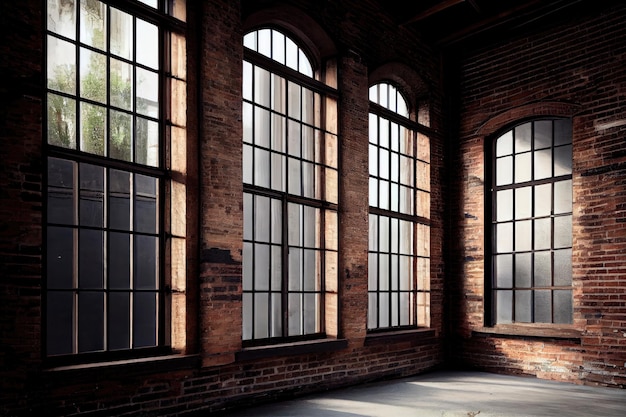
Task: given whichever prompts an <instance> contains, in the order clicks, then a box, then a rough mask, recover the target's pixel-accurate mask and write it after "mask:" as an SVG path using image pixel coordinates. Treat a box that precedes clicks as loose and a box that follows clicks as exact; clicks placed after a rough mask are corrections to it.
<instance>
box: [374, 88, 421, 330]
mask: <svg viewBox="0 0 626 417" xmlns="http://www.w3.org/2000/svg"><path fill="white" fill-rule="evenodd" d="M370 101H371V102H372V103H373V104H372V105H371V106H370V108H371V110H370V117H369V132H370V133H369V204H370V208H369V261H368V263H369V265H368V271H369V272H368V277H369V278H368V294H369V296H368V300H369V301H368V321H367V327H368V329H369V330H380V329H392V328H403V327H415V326H428V325H429V317H430V311H429V310H430V293H429V290H430V258H429V257H430V223H429V217H430V163H429V160H430V149H429V146H430V145H429V140H428V137H427V136H426V135H424V134H422V133H418V131H417V130H416V126H415V125H416V124H415V123H413V122H411V120H409V108H408V106H407V103H406V101H405V99H404V97H403V96H402V95H401V94H400V92H399V91H398V90H397V89H396V88H395V87H394V86H392V85H391V84H388V83H381V84H377V85H374V86H372V87H370Z"/></svg>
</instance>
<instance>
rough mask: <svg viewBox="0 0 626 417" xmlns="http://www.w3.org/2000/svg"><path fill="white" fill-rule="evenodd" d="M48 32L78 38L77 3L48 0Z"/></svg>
mask: <svg viewBox="0 0 626 417" xmlns="http://www.w3.org/2000/svg"><path fill="white" fill-rule="evenodd" d="M47 10H48V25H47V26H48V30H50V31H52V32H55V33H58V34H59V35H62V36H66V37H68V38H70V39H75V38H76V2H75V1H69V2H68V1H64V0H48V7H47Z"/></svg>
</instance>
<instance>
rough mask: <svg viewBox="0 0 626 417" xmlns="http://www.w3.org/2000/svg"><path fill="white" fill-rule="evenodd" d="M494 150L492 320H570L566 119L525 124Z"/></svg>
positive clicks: (569, 164)
mask: <svg viewBox="0 0 626 417" xmlns="http://www.w3.org/2000/svg"><path fill="white" fill-rule="evenodd" d="M492 146H493V147H492V150H491V151H492V161H493V166H492V181H491V189H492V191H491V201H492V211H491V220H492V226H491V227H492V244H491V250H492V254H491V258H490V259H491V269H492V282H491V285H492V291H493V301H492V302H493V305H494V317H493V319H494V320H493V321H494V322H495V323H512V322H516V323H571V322H572V132H571V122H570V121H569V120H565V119H555V120H535V121H531V122H526V123H523V124H520V125H518V126H516V127H514V128H513V129H511V130H509V131H507V132H505V133H504V134H502V135H500V136H499V137H498V138H497V139H496V140H495V141H494V142H493V145H492Z"/></svg>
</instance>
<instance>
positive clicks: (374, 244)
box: [369, 214, 379, 251]
mask: <svg viewBox="0 0 626 417" xmlns="http://www.w3.org/2000/svg"><path fill="white" fill-rule="evenodd" d="M378 241H379V240H378V216H376V215H373V214H370V215H369V250H370V251H377V250H378Z"/></svg>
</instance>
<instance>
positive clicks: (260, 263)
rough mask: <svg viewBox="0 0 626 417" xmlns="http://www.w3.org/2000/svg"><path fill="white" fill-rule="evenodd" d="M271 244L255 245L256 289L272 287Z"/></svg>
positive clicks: (264, 289)
mask: <svg viewBox="0 0 626 417" xmlns="http://www.w3.org/2000/svg"><path fill="white" fill-rule="evenodd" d="M270 260H271V259H270V246H269V245H261V244H256V245H254V290H256V291H267V290H269V289H270V265H271V264H270Z"/></svg>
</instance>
